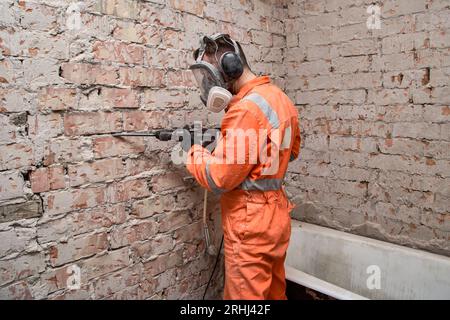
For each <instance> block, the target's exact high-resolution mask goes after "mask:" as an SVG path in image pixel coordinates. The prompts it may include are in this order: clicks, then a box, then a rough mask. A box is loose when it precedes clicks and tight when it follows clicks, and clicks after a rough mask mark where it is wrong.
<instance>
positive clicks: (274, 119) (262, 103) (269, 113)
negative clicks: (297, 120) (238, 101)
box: [242, 93, 280, 129]
mask: <svg viewBox="0 0 450 320" xmlns="http://www.w3.org/2000/svg"><path fill="white" fill-rule="evenodd" d="M242 100H248V101H252V102H253V103H255V104H256V105H257V106H258V108H259V109H260V110H261V111H262V113H264V115H265V116H266V118H267V121H269V123H270V124H271V126H272V128H275V129H277V128H278V127H279V126H280V120H279V119H278V115H277V113H276V112H275V111H274V110H273V109H272V107H271V106H270V105H269V103H268V102H267V101H266V99H264V98H263V97H261V96H260V95H259V94H257V93H252V94H249V95H248V96H246V97H244V99H242Z"/></svg>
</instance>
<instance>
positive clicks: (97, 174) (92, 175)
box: [68, 159, 125, 187]
mask: <svg viewBox="0 0 450 320" xmlns="http://www.w3.org/2000/svg"><path fill="white" fill-rule="evenodd" d="M68 172H69V181H70V186H72V187H75V186H79V185H82V184H85V183H92V182H100V181H107V180H111V179H116V178H120V177H123V176H124V175H125V165H124V164H123V163H122V159H104V160H97V161H95V162H89V163H81V164H76V165H70V166H69V167H68Z"/></svg>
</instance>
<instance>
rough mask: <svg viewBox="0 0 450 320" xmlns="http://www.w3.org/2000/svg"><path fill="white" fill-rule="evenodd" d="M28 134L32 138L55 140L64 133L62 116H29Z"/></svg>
mask: <svg viewBox="0 0 450 320" xmlns="http://www.w3.org/2000/svg"><path fill="white" fill-rule="evenodd" d="M28 133H29V135H30V137H32V138H34V137H39V138H45V139H48V138H53V137H57V136H59V135H61V134H62V133H63V120H62V117H61V115H60V114H58V113H50V114H37V115H34V116H28Z"/></svg>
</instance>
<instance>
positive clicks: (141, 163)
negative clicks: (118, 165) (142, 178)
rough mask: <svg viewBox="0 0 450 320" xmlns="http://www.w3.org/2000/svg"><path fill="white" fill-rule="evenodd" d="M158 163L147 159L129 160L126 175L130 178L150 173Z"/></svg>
mask: <svg viewBox="0 0 450 320" xmlns="http://www.w3.org/2000/svg"><path fill="white" fill-rule="evenodd" d="M155 166H157V163H155V162H154V161H150V159H148V158H147V157H143V158H136V159H135V158H128V159H127V160H126V173H127V175H129V176H135V175H137V174H140V173H142V172H144V171H150V170H151V169H153V168H154V167H155Z"/></svg>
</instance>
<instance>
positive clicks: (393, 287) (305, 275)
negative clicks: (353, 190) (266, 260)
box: [286, 220, 450, 300]
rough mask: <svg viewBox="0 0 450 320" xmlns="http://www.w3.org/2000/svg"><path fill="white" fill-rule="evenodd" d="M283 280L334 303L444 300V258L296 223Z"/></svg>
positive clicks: (448, 278) (447, 282) (448, 274)
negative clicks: (298, 285) (334, 301)
mask: <svg viewBox="0 0 450 320" xmlns="http://www.w3.org/2000/svg"><path fill="white" fill-rule="evenodd" d="M286 278H287V279H288V280H290V281H293V282H296V283H298V284H301V285H303V286H305V287H308V288H311V289H314V290H316V291H319V292H321V293H324V294H327V295H329V296H331V297H334V298H337V299H346V300H347V299H450V258H448V257H445V256H441V255H437V254H432V253H428V252H426V251H421V250H415V249H411V248H407V247H403V246H399V245H395V244H391V243H388V242H383V241H378V240H374V239H370V238H366V237H361V236H357V235H353V234H349V233H346V232H341V231H336V230H334V229H329V228H324V227H320V226H317V225H312V224H308V223H304V222H300V221H296V220H292V236H291V242H290V245H289V249H288V253H287V258H286Z"/></svg>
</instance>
